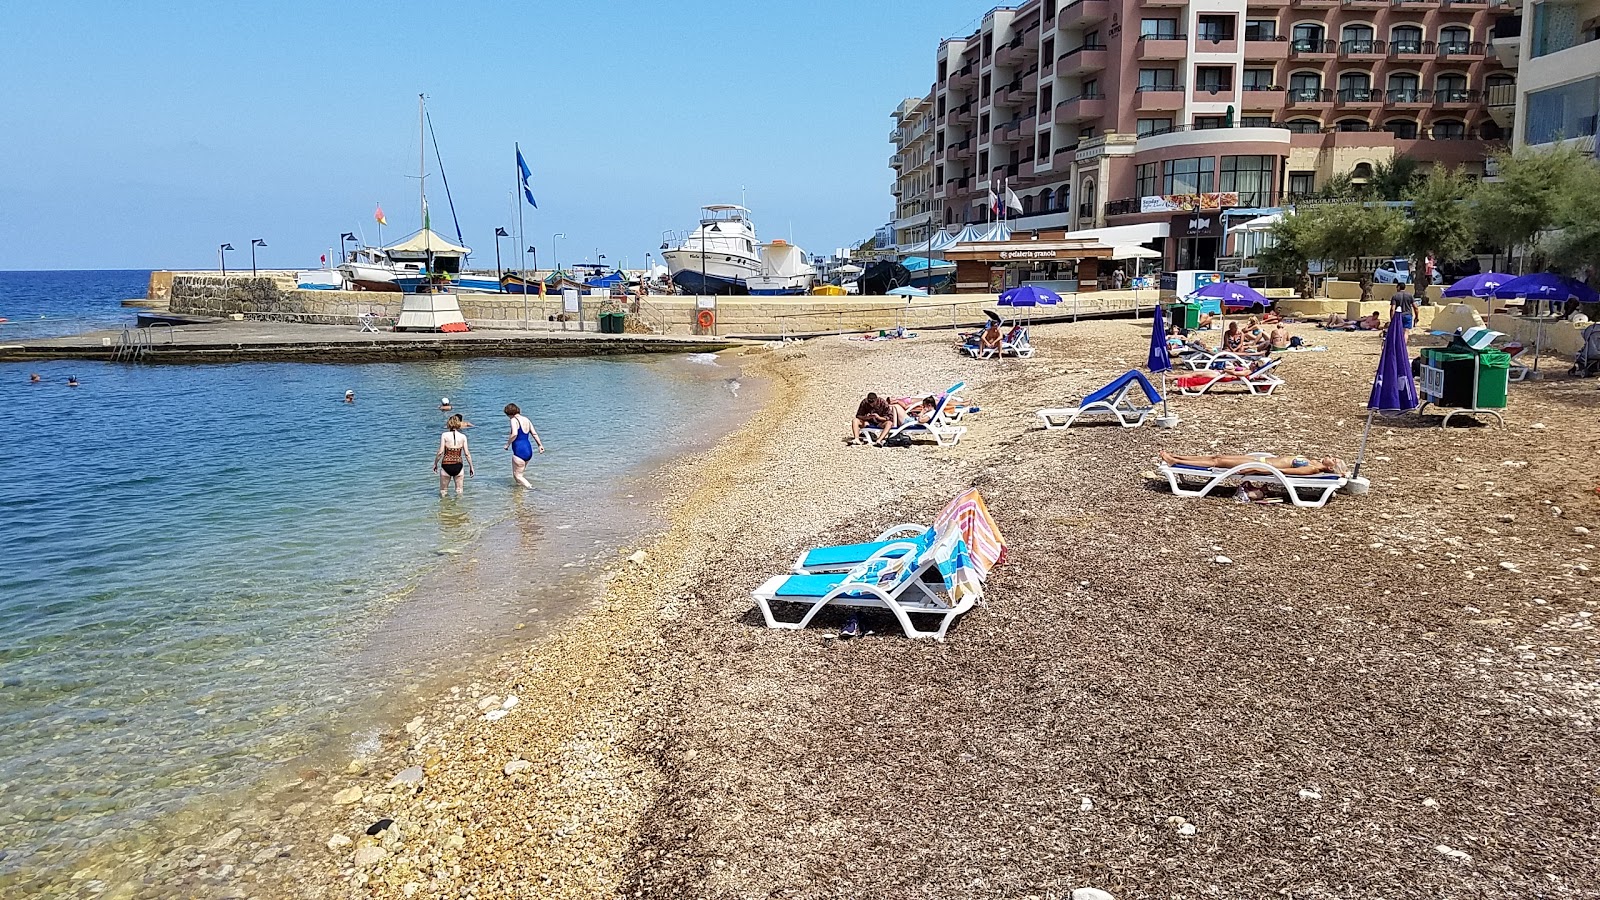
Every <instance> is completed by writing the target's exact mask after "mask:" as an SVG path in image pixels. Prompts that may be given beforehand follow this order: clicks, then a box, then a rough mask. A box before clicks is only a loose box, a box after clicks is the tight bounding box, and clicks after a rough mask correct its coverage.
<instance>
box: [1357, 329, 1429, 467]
mask: <svg viewBox="0 0 1600 900" xmlns="http://www.w3.org/2000/svg"><path fill="white" fill-rule="evenodd" d="M1416 408H1417V383H1416V381H1415V380H1413V379H1412V377H1411V352H1410V350H1408V349H1407V348H1406V330H1405V329H1404V328H1396V327H1395V323H1394V321H1393V320H1391V321H1390V322H1389V327H1388V328H1385V329H1384V332H1383V352H1382V353H1381V354H1379V356H1378V372H1377V374H1376V375H1375V376H1373V379H1372V394H1371V396H1369V397H1368V398H1367V425H1366V427H1365V428H1364V429H1362V431H1361V449H1359V450H1357V451H1356V467H1355V469H1354V471H1352V472H1351V473H1350V477H1351V478H1352V479H1353V478H1357V477H1359V476H1360V475H1361V463H1362V461H1363V460H1364V459H1365V457H1366V455H1367V438H1368V437H1370V436H1371V434H1372V417H1373V415H1374V414H1375V413H1380V412H1410V411H1411V410H1413V409H1416Z"/></svg>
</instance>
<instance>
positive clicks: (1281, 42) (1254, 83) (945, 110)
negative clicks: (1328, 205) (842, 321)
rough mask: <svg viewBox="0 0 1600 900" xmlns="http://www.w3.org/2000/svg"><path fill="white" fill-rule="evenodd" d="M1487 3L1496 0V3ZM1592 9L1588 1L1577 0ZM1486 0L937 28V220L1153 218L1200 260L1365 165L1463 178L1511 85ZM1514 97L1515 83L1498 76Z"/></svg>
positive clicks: (1018, 20) (1031, 5) (1181, 258)
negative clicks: (964, 31) (1229, 214)
mask: <svg viewBox="0 0 1600 900" xmlns="http://www.w3.org/2000/svg"><path fill="white" fill-rule="evenodd" d="M1495 2H1496V3H1504V2H1505V0H1495ZM1588 2H1600V0H1588ZM1504 12H1505V7H1504V6H1496V5H1494V4H1493V3H1491V0H1138V2H1136V0H1071V2H1064V0H1029V2H1026V3H1023V4H1022V5H1020V6H1017V7H1013V8H997V9H994V10H991V11H990V12H989V13H988V14H987V15H985V16H984V18H983V20H982V23H981V25H980V27H979V29H978V30H977V31H976V32H974V33H973V34H970V35H967V36H966V37H960V38H949V39H947V40H945V41H943V42H942V43H941V44H940V46H939V49H938V54H937V58H936V77H935V83H934V90H933V93H932V106H933V111H932V113H933V122H934V129H933V146H932V154H933V176H932V183H933V197H932V199H933V208H934V209H935V211H936V212H935V215H936V216H937V221H938V224H939V225H940V226H948V227H958V226H961V225H963V224H965V223H969V222H982V221H984V220H985V219H986V217H987V216H988V215H989V204H988V196H989V193H988V189H989V187H990V185H991V184H996V183H1002V182H1003V183H1007V184H1009V187H1010V188H1011V189H1012V190H1013V191H1015V192H1016V194H1017V195H1018V197H1019V198H1020V200H1021V203H1022V207H1023V211H1022V213H1021V214H1020V215H1019V214H1016V213H1013V214H1012V220H1011V225H1012V227H1013V228H1014V229H1043V228H1050V229H1057V228H1065V229H1068V230H1081V229H1089V228H1102V227H1107V226H1120V225H1135V224H1145V223H1165V224H1166V226H1167V227H1166V228H1163V229H1162V231H1163V233H1167V234H1168V239H1167V243H1166V247H1165V252H1166V253H1167V258H1166V260H1165V263H1166V267H1167V268H1168V269H1179V268H1208V267H1210V266H1212V265H1214V264H1215V258H1216V256H1217V252H1218V249H1219V245H1220V242H1221V241H1220V238H1221V235H1222V228H1223V222H1224V221H1225V219H1226V216H1225V215H1223V214H1222V213H1224V212H1225V211H1231V210H1235V209H1238V210H1243V209H1261V208H1269V207H1273V206H1276V205H1278V204H1279V203H1281V202H1282V201H1283V200H1284V199H1285V198H1286V197H1288V196H1291V195H1297V194H1310V193H1312V192H1314V191H1316V190H1317V189H1318V188H1320V187H1321V186H1322V185H1323V184H1324V183H1325V182H1326V181H1327V180H1328V179H1329V178H1332V177H1333V176H1335V175H1344V174H1348V175H1351V176H1352V177H1353V178H1354V179H1355V180H1357V181H1359V180H1361V179H1362V178H1365V177H1369V176H1370V175H1371V174H1372V170H1373V169H1374V168H1375V167H1376V166H1378V165H1379V164H1380V163H1382V162H1384V161H1386V160H1388V159H1391V158H1392V157H1394V156H1395V155H1396V154H1406V155H1409V156H1411V157H1413V158H1416V159H1418V160H1420V161H1422V162H1423V163H1424V164H1440V163H1442V164H1449V165H1463V166H1466V167H1467V168H1468V170H1469V171H1470V172H1472V173H1474V174H1481V172H1482V170H1483V160H1484V157H1485V155H1486V153H1487V152H1488V150H1489V149H1491V147H1493V146H1498V142H1499V141H1500V140H1501V139H1502V137H1503V130H1502V129H1503V125H1502V123H1500V122H1497V121H1496V120H1495V119H1494V118H1493V117H1491V115H1490V113H1489V108H1488V106H1487V104H1486V102H1485V93H1486V92H1492V91H1495V90H1497V89H1500V90H1502V92H1503V90H1504V88H1503V86H1504V85H1509V84H1512V83H1513V81H1514V78H1513V76H1512V75H1511V74H1510V73H1508V72H1506V71H1504V70H1503V67H1502V66H1501V64H1500V61H1499V59H1498V58H1497V57H1496V55H1495V54H1494V53H1493V52H1492V51H1491V47H1490V40H1491V37H1490V32H1491V30H1492V28H1493V25H1494V22H1495V19H1496V17H1497V16H1498V15H1500V14H1501V13H1504ZM1513 90H1514V88H1513Z"/></svg>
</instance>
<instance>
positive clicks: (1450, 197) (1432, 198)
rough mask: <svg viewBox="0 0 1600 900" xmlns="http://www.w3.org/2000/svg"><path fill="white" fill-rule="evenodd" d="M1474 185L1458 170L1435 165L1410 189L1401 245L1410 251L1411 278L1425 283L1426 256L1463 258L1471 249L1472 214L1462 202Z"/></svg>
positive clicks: (1442, 260) (1437, 259) (1444, 258)
mask: <svg viewBox="0 0 1600 900" xmlns="http://www.w3.org/2000/svg"><path fill="white" fill-rule="evenodd" d="M1471 193H1472V185H1471V183H1470V182H1468V181H1467V179H1466V176H1464V175H1462V174H1461V172H1460V171H1459V170H1456V169H1447V168H1445V167H1444V166H1434V167H1433V169H1432V170H1430V171H1429V172H1428V177H1426V178H1424V179H1422V180H1420V181H1418V182H1417V183H1416V184H1415V185H1414V186H1413V187H1412V188H1411V190H1410V192H1409V198H1410V200H1411V219H1410V221H1408V222H1407V223H1406V231H1405V235H1404V237H1403V240H1402V241H1401V246H1402V247H1403V248H1404V249H1405V251H1406V252H1407V253H1408V254H1410V256H1411V259H1412V262H1411V276H1412V280H1413V281H1415V282H1416V283H1417V284H1418V285H1423V286H1426V283H1427V275H1426V274H1425V273H1426V272H1427V265H1426V263H1427V259H1428V257H1429V256H1432V257H1433V258H1434V259H1435V260H1436V261H1438V262H1444V261H1445V260H1453V259H1460V258H1461V257H1463V256H1466V255H1467V254H1468V253H1469V252H1471V250H1472V245H1473V236H1474V235H1473V225H1472V216H1471V213H1470V212H1469V210H1468V209H1467V205H1466V204H1465V203H1464V202H1462V201H1464V200H1465V199H1466V198H1467V196H1468V195H1470V194H1471Z"/></svg>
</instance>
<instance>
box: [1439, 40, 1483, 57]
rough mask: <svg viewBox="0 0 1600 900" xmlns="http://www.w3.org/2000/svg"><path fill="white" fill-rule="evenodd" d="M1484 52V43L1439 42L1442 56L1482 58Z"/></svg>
mask: <svg viewBox="0 0 1600 900" xmlns="http://www.w3.org/2000/svg"><path fill="white" fill-rule="evenodd" d="M1483 50H1484V47H1483V42H1482V41H1451V42H1449V43H1445V42H1443V41H1441V42H1439V55H1440V56H1482V55H1483Z"/></svg>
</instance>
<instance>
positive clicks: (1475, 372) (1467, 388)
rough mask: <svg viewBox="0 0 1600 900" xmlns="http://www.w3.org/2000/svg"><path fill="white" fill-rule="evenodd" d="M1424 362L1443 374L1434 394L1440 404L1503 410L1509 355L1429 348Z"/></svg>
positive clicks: (1424, 354) (1509, 363) (1424, 355)
mask: <svg viewBox="0 0 1600 900" xmlns="http://www.w3.org/2000/svg"><path fill="white" fill-rule="evenodd" d="M1422 361H1423V364H1424V365H1427V366H1431V367H1432V368H1435V369H1439V370H1440V371H1442V372H1443V373H1444V384H1443V385H1442V386H1441V387H1440V389H1439V391H1438V394H1437V396H1435V397H1431V398H1428V399H1432V401H1433V402H1434V403H1436V404H1437V405H1439V406H1453V407H1457V408H1460V409H1505V407H1506V393H1507V387H1508V383H1509V382H1510V380H1511V379H1510V376H1511V357H1510V355H1509V354H1507V353H1505V352H1503V351H1500V350H1478V351H1473V350H1467V349H1461V348H1459V347H1457V346H1454V345H1452V346H1448V347H1429V348H1426V349H1424V350H1423V351H1422Z"/></svg>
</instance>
